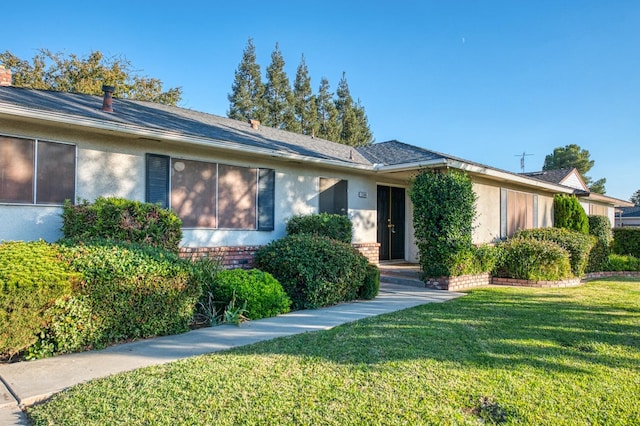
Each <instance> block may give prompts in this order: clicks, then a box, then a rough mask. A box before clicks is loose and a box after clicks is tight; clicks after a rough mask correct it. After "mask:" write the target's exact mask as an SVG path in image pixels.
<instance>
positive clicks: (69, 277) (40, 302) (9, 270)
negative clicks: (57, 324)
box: [0, 241, 79, 359]
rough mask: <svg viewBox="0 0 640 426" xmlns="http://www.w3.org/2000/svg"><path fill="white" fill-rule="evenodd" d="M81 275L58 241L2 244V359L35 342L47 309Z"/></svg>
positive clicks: (0, 333) (0, 250) (0, 318)
mask: <svg viewBox="0 0 640 426" xmlns="http://www.w3.org/2000/svg"><path fill="white" fill-rule="evenodd" d="M78 279H79V276H78V274H76V273H74V272H73V271H72V269H71V268H70V267H69V265H68V264H67V263H65V262H63V261H61V260H60V256H59V251H58V246H57V245H55V244H47V243H45V242H43V241H40V242H31V243H25V242H4V243H1V244H0V359H9V358H11V357H13V356H14V355H16V354H18V353H19V352H21V351H23V350H25V349H26V348H28V347H29V346H31V345H32V344H34V343H35V342H36V340H37V334H38V333H39V332H40V330H41V328H42V319H43V315H44V312H45V311H46V310H47V309H48V308H49V307H50V306H52V305H53V303H54V301H55V300H56V299H57V298H59V297H64V296H69V295H70V294H71V292H72V288H73V286H74V285H75V283H76V282H77V281H78Z"/></svg>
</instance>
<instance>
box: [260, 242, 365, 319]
mask: <svg viewBox="0 0 640 426" xmlns="http://www.w3.org/2000/svg"><path fill="white" fill-rule="evenodd" d="M255 262H256V266H257V267H258V268H259V269H261V270H263V271H266V272H269V273H270V274H272V275H273V276H274V277H275V278H276V279H277V280H278V281H279V282H280V284H282V287H283V288H284V290H285V291H286V292H287V294H288V295H289V297H290V298H291V300H292V302H293V306H292V308H293V309H315V308H319V307H322V306H329V305H334V304H336V303H339V302H344V301H349V300H355V299H357V298H358V290H359V288H360V287H361V286H362V285H363V284H364V281H365V277H366V273H367V272H366V270H367V264H368V261H367V258H366V257H364V256H363V255H362V253H360V252H359V251H358V250H357V249H355V248H353V247H352V246H351V245H350V244H347V243H343V242H341V241H337V240H333V239H330V238H327V237H321V236H315V235H306V234H301V235H287V236H286V237H284V238H281V239H279V240H276V241H272V242H271V243H269V244H267V245H266V246H264V247H262V248H261V249H260V250H258V251H257V252H256V255H255Z"/></svg>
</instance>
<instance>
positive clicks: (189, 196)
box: [146, 154, 275, 231]
mask: <svg viewBox="0 0 640 426" xmlns="http://www.w3.org/2000/svg"><path fill="white" fill-rule="evenodd" d="M146 163H147V178H146V183H147V190H146V194H147V201H148V202H153V203H159V204H161V205H163V206H164V204H165V203H167V204H168V205H167V206H166V207H170V208H171V209H172V210H173V211H175V212H176V214H177V215H178V216H179V217H180V218H181V219H182V223H183V226H184V227H185V228H208V229H247V230H251V229H257V230H260V231H271V230H273V229H274V224H275V220H274V207H275V202H274V195H275V171H274V170H272V169H262V168H255V167H241V166H232V165H226V164H217V163H210V162H205V161H196V160H183V159H176V158H174V159H170V158H169V157H167V156H162V155H156V154H147V162H146Z"/></svg>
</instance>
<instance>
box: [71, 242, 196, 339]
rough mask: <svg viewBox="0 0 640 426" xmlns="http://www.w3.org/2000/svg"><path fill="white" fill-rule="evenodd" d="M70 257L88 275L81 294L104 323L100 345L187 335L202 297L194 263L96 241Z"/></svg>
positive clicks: (73, 250) (149, 250)
mask: <svg viewBox="0 0 640 426" xmlns="http://www.w3.org/2000/svg"><path fill="white" fill-rule="evenodd" d="M64 255H65V257H66V258H68V259H69V261H70V263H71V267H72V268H73V269H74V270H75V271H77V272H80V273H81V274H82V277H83V281H82V283H81V285H80V286H79V288H78V294H80V295H84V296H86V297H87V299H88V300H89V303H90V305H91V310H92V312H93V315H94V316H96V317H97V318H98V321H99V333H98V337H97V338H96V341H95V342H93V343H94V345H96V346H101V345H105V344H108V343H114V342H117V341H120V340H125V339H132V338H145V337H152V336H158V335H167V334H176V333H181V332H184V331H187V330H188V329H189V323H190V321H191V319H192V317H193V312H194V307H195V305H196V302H197V300H198V297H199V296H200V293H201V283H200V282H199V281H198V279H196V278H194V274H193V268H194V267H195V266H194V264H192V263H191V262H189V261H186V260H182V259H180V258H179V257H178V255H177V254H175V253H172V252H170V251H166V250H162V249H156V248H153V247H148V246H147V247H141V246H137V245H135V244H125V243H121V244H113V243H111V242H93V244H92V245H79V246H69V247H66V248H65V251H64Z"/></svg>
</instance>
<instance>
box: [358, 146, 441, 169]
mask: <svg viewBox="0 0 640 426" xmlns="http://www.w3.org/2000/svg"><path fill="white" fill-rule="evenodd" d="M358 151H360V153H361V154H362V155H364V157H365V158H366V159H368V160H369V161H370V162H372V163H373V164H381V165H385V166H392V165H396V164H406V163H415V162H419V161H430V160H437V159H444V158H447V156H445V155H443V154H439V153H437V152H433V151H429V150H427V149H424V148H420V147H417V146H413V145H409V144H406V143H403V142H399V141H397V140H392V141H388V142H380V143H374V144H371V145H368V146H363V147H360V148H358Z"/></svg>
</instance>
